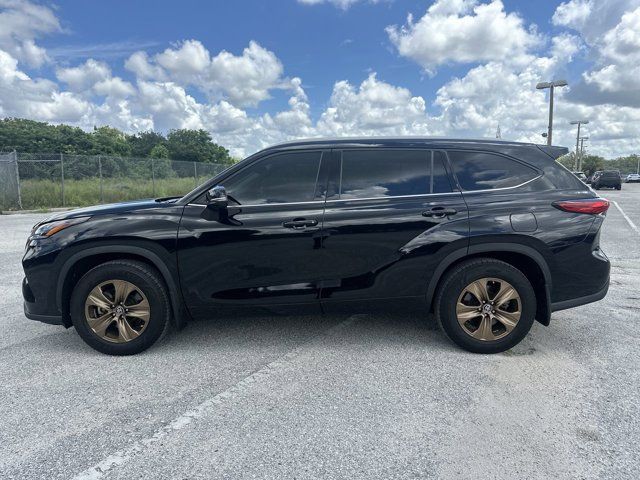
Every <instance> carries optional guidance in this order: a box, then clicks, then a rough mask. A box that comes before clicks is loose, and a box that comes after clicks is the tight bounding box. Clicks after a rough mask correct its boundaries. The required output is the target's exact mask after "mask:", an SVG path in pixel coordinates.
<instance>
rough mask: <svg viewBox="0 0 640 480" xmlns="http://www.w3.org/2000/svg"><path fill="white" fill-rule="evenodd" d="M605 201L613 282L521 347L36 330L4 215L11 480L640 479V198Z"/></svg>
mask: <svg viewBox="0 0 640 480" xmlns="http://www.w3.org/2000/svg"><path fill="white" fill-rule="evenodd" d="M600 194H601V195H602V196H604V197H606V198H609V199H610V200H613V201H615V202H616V203H615V204H614V205H612V207H611V209H610V210H609V214H608V218H607V220H606V222H605V225H604V231H603V234H602V240H601V244H602V246H603V249H604V251H605V252H606V253H607V255H608V256H609V258H610V259H611V261H612V265H613V270H612V276H611V280H612V284H611V289H610V292H609V295H608V296H607V297H606V298H605V299H604V300H603V301H601V302H598V303H595V304H591V305H586V306H583V307H579V308H576V309H573V310H568V311H562V312H557V313H555V314H554V315H553V318H552V324H551V326H550V327H543V326H542V325H540V324H537V323H536V324H535V325H534V327H533V329H532V331H531V333H530V334H529V336H528V337H527V338H526V339H525V341H523V342H522V343H521V344H520V345H518V346H517V347H516V348H514V349H512V350H510V351H508V352H505V353H503V354H498V355H493V356H483V355H474V354H470V353H466V352H464V351H461V350H459V349H458V348H456V347H455V346H454V345H453V344H451V343H449V342H448V341H447V340H446V339H445V337H444V335H443V334H442V333H440V332H439V331H438V329H437V328H436V326H435V322H434V321H433V319H429V318H428V319H425V318H420V317H413V316H404V315H402V316H394V315H385V316H383V315H355V316H351V317H346V316H343V317H337V316H335V317H320V318H319V317H306V316H305V317H269V318H266V317H265V318H251V319H247V318H220V319H212V320H211V321H208V322H194V323H191V324H190V325H189V326H188V327H187V328H186V329H185V330H183V331H182V332H179V333H173V334H172V335H169V336H168V337H166V338H165V339H164V340H163V341H162V342H161V343H159V344H157V345H156V346H154V347H153V348H151V349H150V350H149V351H147V352H145V353H143V354H141V355H138V356H134V357H123V358H117V357H108V356H105V355H102V354H99V353H97V352H95V351H93V350H92V349H90V348H89V347H88V346H86V345H85V344H84V343H83V342H82V341H81V340H80V338H79V337H78V336H77V335H76V333H75V331H74V330H73V329H69V330H65V329H64V328H62V327H56V326H49V325H44V324H40V323H37V322H33V321H30V320H27V319H26V318H25V317H24V316H23V313H22V299H21V293H20V281H21V279H22V269H21V266H20V258H21V256H22V252H23V247H24V241H25V239H26V236H27V233H28V231H29V229H30V228H31V226H32V225H33V224H34V223H35V222H36V221H38V220H39V219H41V218H42V217H43V216H44V215H26V214H25V215H7V216H0V227H1V229H2V235H1V236H0V309H1V311H2V312H3V315H2V316H0V327H1V331H2V334H1V335H0V478H3V479H10V478H21V479H22V478H47V479H54V478H73V477H77V478H93V479H99V478H109V479H111V478H117V479H133V478H182V479H190V478H268V479H277V478H349V479H352V478H367V479H369V478H545V479H547V478H616V479H620V478H630V479H631V478H633V479H636V478H640V457H639V456H638V452H639V447H640V406H639V405H640V399H639V398H638V394H639V392H640V368H639V367H640V291H639V288H640V184H633V185H629V184H624V185H623V190H622V191H621V192H616V191H609V190H604V191H601V192H600Z"/></svg>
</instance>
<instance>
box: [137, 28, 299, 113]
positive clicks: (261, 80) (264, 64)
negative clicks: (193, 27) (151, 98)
mask: <svg viewBox="0 0 640 480" xmlns="http://www.w3.org/2000/svg"><path fill="white" fill-rule="evenodd" d="M125 65H126V68H127V69H128V70H130V71H132V72H134V73H135V74H136V75H138V77H139V78H141V79H152V80H167V79H169V80H173V81H176V82H178V83H180V84H183V85H192V86H196V87H198V88H199V89H200V90H202V91H203V92H205V93H206V94H207V95H209V98H210V99H212V100H219V99H225V100H227V101H229V102H230V103H232V104H234V105H239V106H255V105H257V104H258V103H259V102H261V101H263V100H265V99H267V98H269V97H270V94H269V91H270V90H272V89H274V88H288V87H289V85H288V81H287V80H286V79H285V78H284V77H283V72H284V68H283V66H282V63H281V62H280V60H279V59H278V57H276V55H275V54H274V53H273V52H271V51H269V50H267V49H265V48H263V47H262V46H261V45H260V44H258V43H257V42H254V41H251V42H249V46H248V47H247V48H245V49H244V50H243V52H242V55H234V54H232V53H230V52H227V51H226V50H223V51H221V52H219V53H218V54H217V55H215V56H213V57H212V56H211V55H210V53H209V51H208V50H207V49H206V48H205V47H204V45H202V43H200V42H199V41H197V40H187V41H185V42H182V43H181V44H179V45H177V46H176V47H174V48H167V49H166V50H165V51H164V52H162V53H160V54H158V55H155V56H154V57H153V58H152V59H150V58H149V57H148V56H147V54H146V53H144V52H136V53H134V54H133V55H132V56H131V57H130V58H129V59H128V60H127V61H126V63H125Z"/></svg>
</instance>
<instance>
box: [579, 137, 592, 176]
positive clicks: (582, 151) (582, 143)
mask: <svg viewBox="0 0 640 480" xmlns="http://www.w3.org/2000/svg"><path fill="white" fill-rule="evenodd" d="M585 140H589V137H580V163H581V164H582V159H583V158H584V141H585ZM580 166H582V165H580ZM578 171H579V172H581V171H582V170H578Z"/></svg>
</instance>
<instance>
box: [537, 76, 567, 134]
mask: <svg viewBox="0 0 640 480" xmlns="http://www.w3.org/2000/svg"><path fill="white" fill-rule="evenodd" d="M567 85H568V84H567V81H566V80H553V81H551V82H540V83H538V84H537V85H536V89H538V90H544V89H545V88H548V89H549V126H548V127H547V145H551V142H552V136H553V89H554V88H555V87H565V86H567Z"/></svg>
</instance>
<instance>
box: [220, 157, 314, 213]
mask: <svg viewBox="0 0 640 480" xmlns="http://www.w3.org/2000/svg"><path fill="white" fill-rule="evenodd" d="M320 156H321V152H294V153H281V154H276V155H272V156H270V157H267V158H265V159H264V160H259V161H258V162H257V163H255V164H253V165H251V166H249V167H247V168H246V169H244V170H242V171H241V172H239V173H238V174H236V175H234V176H233V177H231V178H230V179H229V180H227V181H226V182H225V184H224V186H225V188H226V190H227V192H228V193H229V195H230V196H231V197H232V198H233V199H234V200H237V201H238V202H239V203H240V204H241V205H261V204H268V203H294V202H308V201H312V200H313V199H314V192H315V187H316V181H317V178H318V170H319V167H320Z"/></svg>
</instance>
